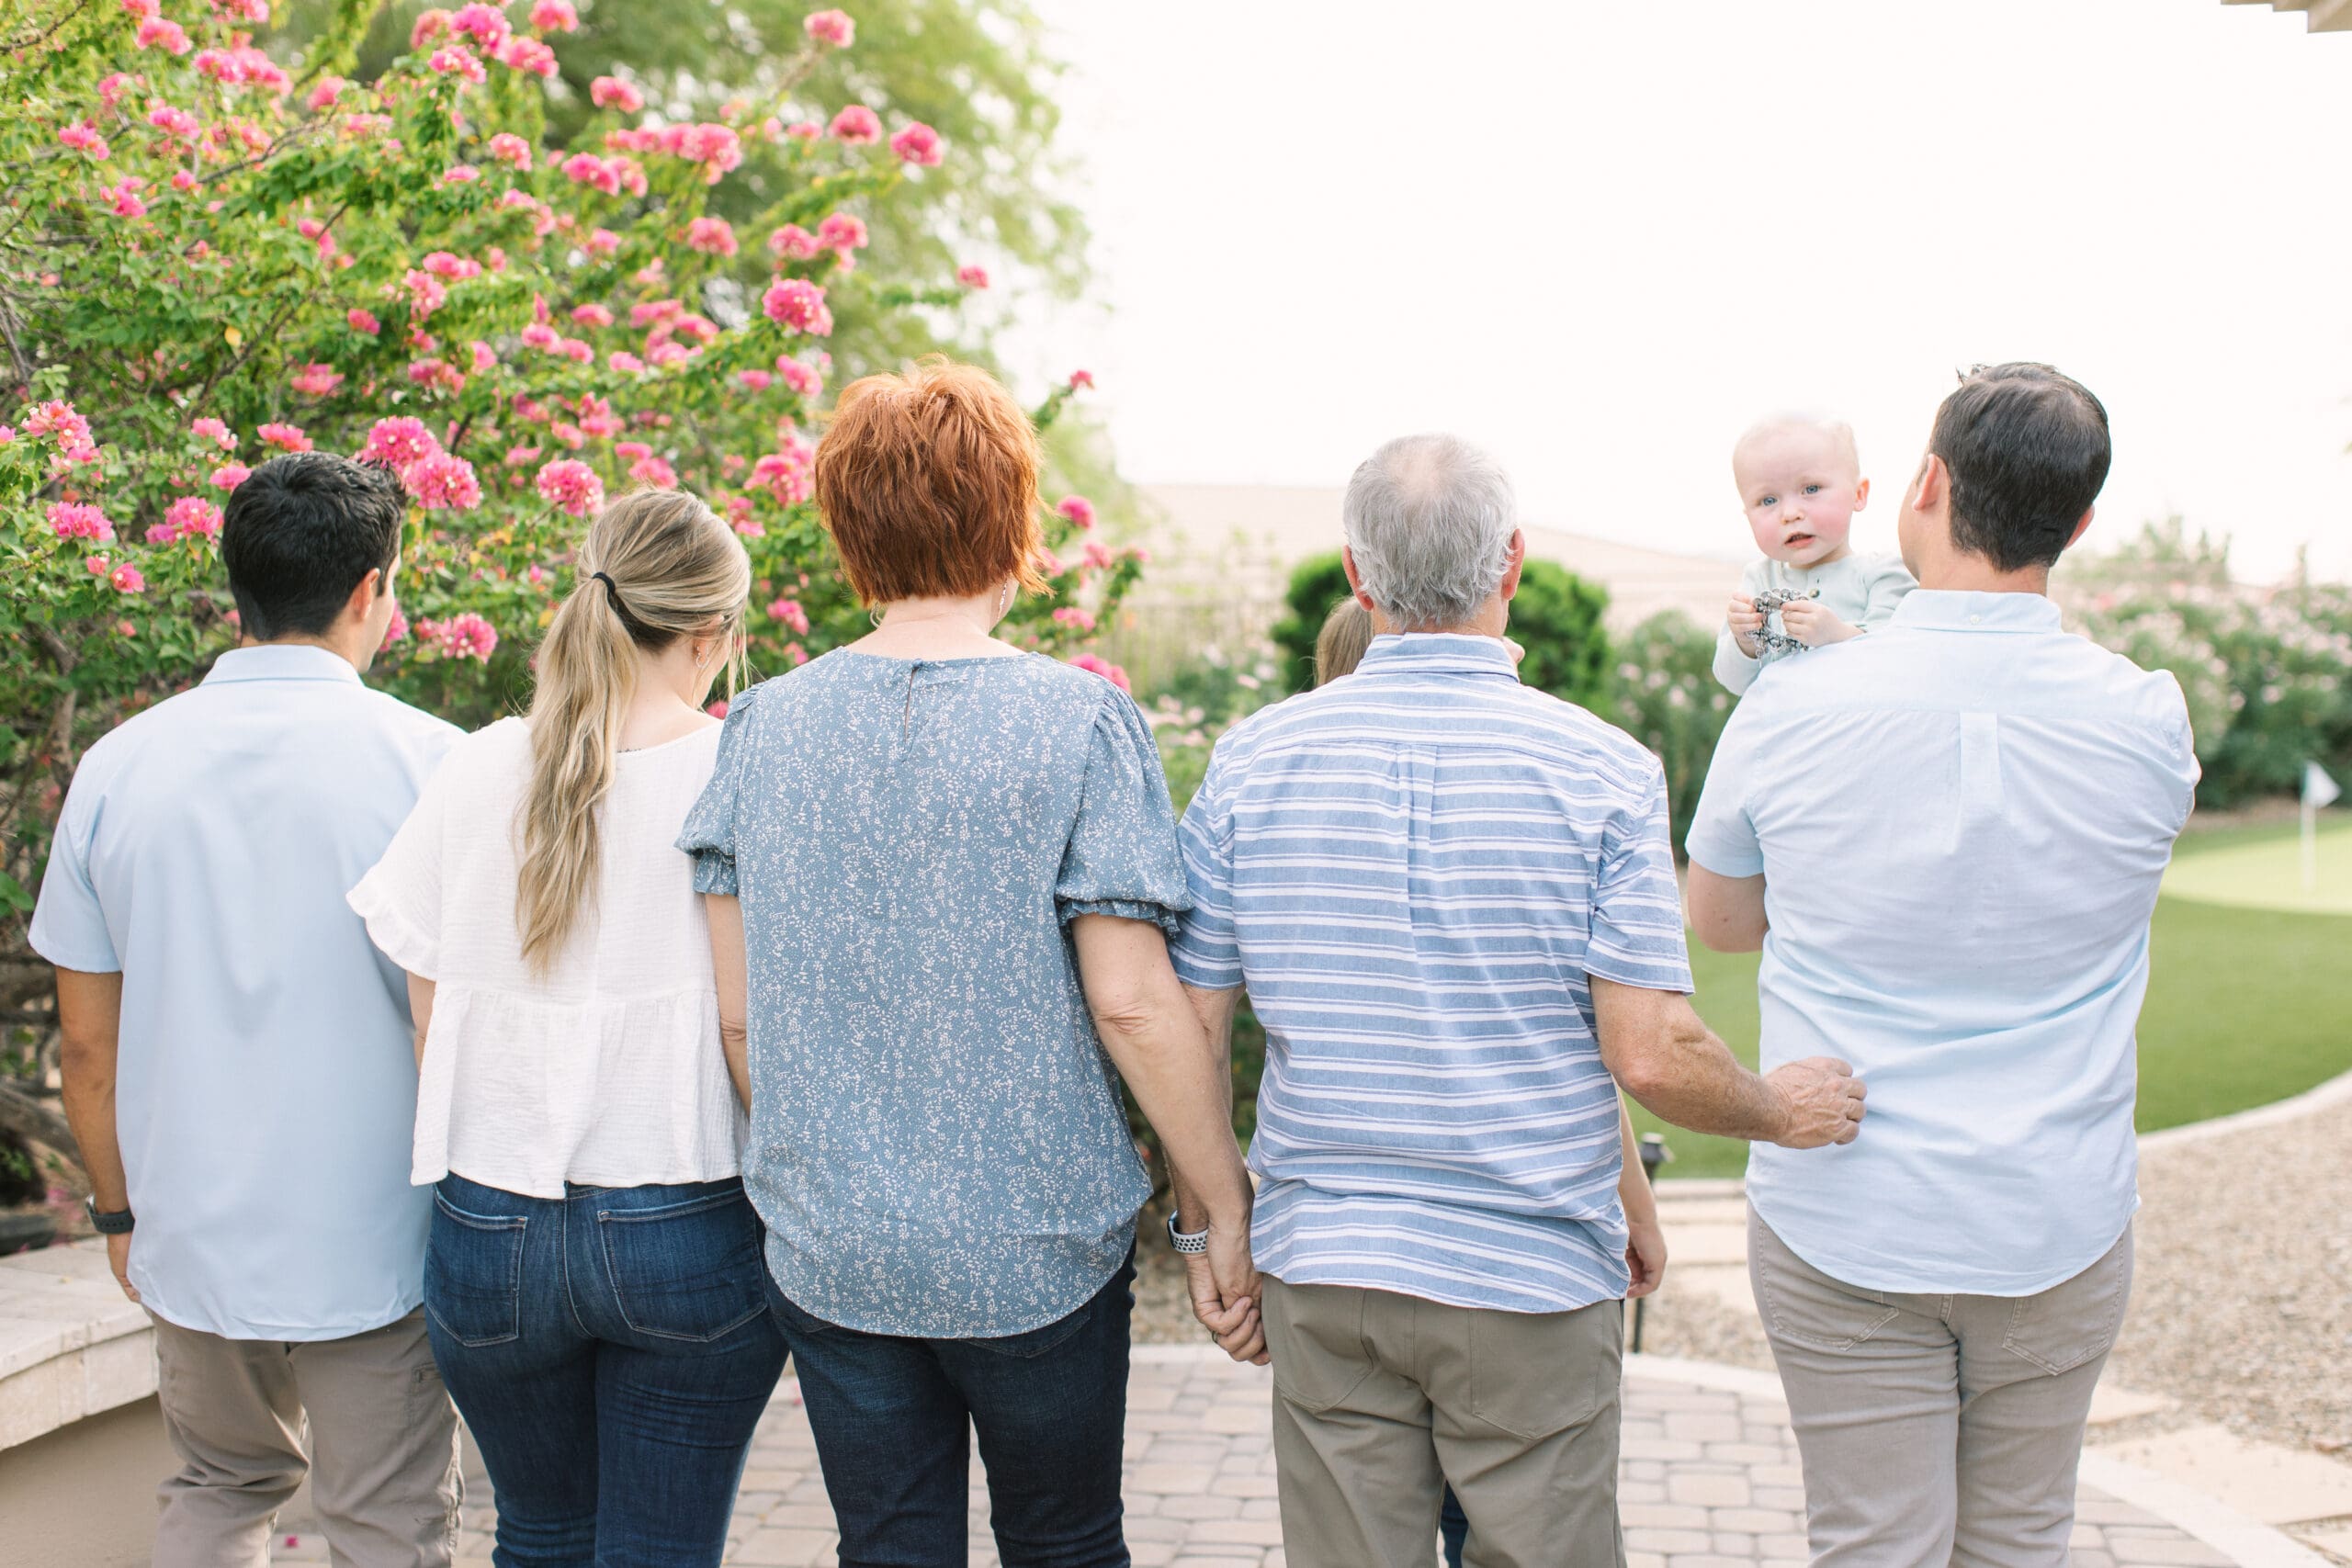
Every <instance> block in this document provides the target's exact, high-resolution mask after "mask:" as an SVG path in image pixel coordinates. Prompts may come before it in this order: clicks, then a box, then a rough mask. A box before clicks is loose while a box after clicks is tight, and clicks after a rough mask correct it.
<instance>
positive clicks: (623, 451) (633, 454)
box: [613, 441, 653, 463]
mask: <svg viewBox="0 0 2352 1568" xmlns="http://www.w3.org/2000/svg"><path fill="white" fill-rule="evenodd" d="M613 456H614V457H625V458H627V459H628V461H630V462H632V463H634V462H636V461H637V460H638V459H639V457H651V456H653V448H652V447H650V446H647V445H646V444H645V443H644V442H642V441H616V442H614V443H613Z"/></svg>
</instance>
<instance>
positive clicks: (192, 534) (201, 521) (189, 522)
mask: <svg viewBox="0 0 2352 1568" xmlns="http://www.w3.org/2000/svg"><path fill="white" fill-rule="evenodd" d="M163 525H164V527H166V528H169V529H170V530H171V531H172V537H173V538H175V539H209V538H214V537H216V536H219V534H220V508H219V507H217V506H215V505H213V504H212V503H211V502H209V501H207V500H205V499H204V498H203V497H202V496H200V495H184V496H182V497H180V498H179V499H178V500H177V501H175V502H172V504H171V507H170V509H169V510H168V511H166V512H165V513H164V524H163ZM148 536H149V539H150V541H151V542H152V541H153V530H152V529H151V530H149V534H148Z"/></svg>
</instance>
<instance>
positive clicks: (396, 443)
mask: <svg viewBox="0 0 2352 1568" xmlns="http://www.w3.org/2000/svg"><path fill="white" fill-rule="evenodd" d="M440 450H441V443H440V442H438V441H436V440H435V439H434V437H433V432H431V431H430V430H427V429H426V428H425V427H424V421H423V420H421V419H413V418H410V417H409V416H407V415H405V414H402V415H400V416H397V417H395V418H392V419H379V420H378V421H377V422H376V423H375V424H374V425H372V426H371V427H369V429H368V444H367V445H366V446H362V447H361V448H360V449H359V460H360V461H361V462H363V463H383V464H387V465H389V466H390V467H392V468H407V467H408V466H409V465H410V464H412V463H420V462H423V461H424V459H425V458H427V457H432V456H433V455H434V454H435V453H436V452H438V451H440Z"/></svg>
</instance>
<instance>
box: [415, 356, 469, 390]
mask: <svg viewBox="0 0 2352 1568" xmlns="http://www.w3.org/2000/svg"><path fill="white" fill-rule="evenodd" d="M408 378H409V379H410V380H412V381H413V382H415V383H416V384H417V385H418V386H420V387H440V388H444V389H447V390H448V391H450V392H452V393H456V392H462V391H464V390H465V389H466V378H465V375H464V373H463V372H462V371H460V370H459V369H458V367H456V366H454V365H452V364H450V363H449V362H448V361H447V360H446V359H413V360H411V361H410V362H409V367H408Z"/></svg>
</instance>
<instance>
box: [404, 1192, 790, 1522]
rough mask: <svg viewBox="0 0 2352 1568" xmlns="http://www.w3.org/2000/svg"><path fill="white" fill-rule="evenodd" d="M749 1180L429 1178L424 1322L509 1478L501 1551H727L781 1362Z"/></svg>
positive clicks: (454, 1389)
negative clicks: (596, 1182)
mask: <svg viewBox="0 0 2352 1568" xmlns="http://www.w3.org/2000/svg"><path fill="white" fill-rule="evenodd" d="M761 1244H762V1231H761V1227H760V1222H759V1217H758V1216H757V1215H756V1214H754V1213H752V1205H751V1203H750V1201H748V1200H747V1199H745V1197H744V1196H743V1184H742V1183H741V1181H736V1180H728V1181H711V1182H696V1183H688V1184H684V1185H679V1186H666V1187H573V1188H571V1189H570V1190H568V1191H567V1192H566V1194H565V1195H564V1197H562V1198H561V1199H554V1198H526V1197H522V1196H519V1195H517V1194H515V1193H512V1192H503V1191H501V1190H498V1189H496V1188H494V1187H484V1186H482V1185H481V1184H480V1183H479V1182H473V1181H469V1180H467V1179H465V1178H464V1177H462V1176H455V1175H452V1176H448V1177H445V1178H444V1179H442V1181H441V1183H440V1185H439V1186H438V1187H437V1188H435V1191H434V1200H433V1232H432V1237H431V1240H430V1241H429V1242H428V1243H427V1244H426V1247H425V1253H424V1315H425V1328H426V1331H427V1332H428V1333H429V1334H430V1335H431V1336H432V1339H433V1359H434V1360H435V1361H436V1362H437V1363H438V1364H439V1365H440V1368H441V1378H442V1381H443V1382H446V1383H447V1384H448V1386H449V1393H450V1396H451V1397H452V1398H454V1399H455V1400H456V1401H457V1402H458V1413H459V1414H461V1415H462V1416H465V1418H466V1425H467V1426H468V1427H470V1428H472V1430H473V1434H474V1441H475V1442H476V1443H477V1444H479V1445H480V1446H481V1457H482V1463H483V1465H484V1467H485V1468H487V1469H488V1470H489V1472H490V1483H491V1485H492V1488H493V1489H494V1490H495V1491H496V1493H497V1495H498V1544H497V1546H496V1548H495V1549H494V1550H493V1551H492V1556H491V1561H492V1562H494V1563H496V1564H497V1568H718V1561H719V1557H720V1554H721V1553H722V1552H723V1551H725V1550H726V1546H727V1521H728V1516H729V1514H730V1513H731V1512H732V1511H733V1509H734V1506H735V1488H736V1483H738V1482H739V1481H740V1480H741V1477H742V1473H743V1455H744V1453H745V1451H746V1450H748V1449H749V1448H750V1447H751V1442H752V1427H754V1426H756V1425H757V1424H758V1422H759V1419H760V1413H761V1412H762V1411H763V1410H764V1409H766V1408H767V1403H768V1395H769V1394H770V1393H772V1392H773V1391H774V1390H775V1382H776V1376H777V1374H778V1373H780V1372H781V1371H783V1370H784V1341H783V1339H782V1338H781V1337H779V1336H778V1335H777V1333H776V1331H775V1320H774V1319H773V1318H771V1317H770V1316H769V1314H768V1305H767V1265H766V1264H765V1262H764V1261H763V1259H762V1257H761Z"/></svg>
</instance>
